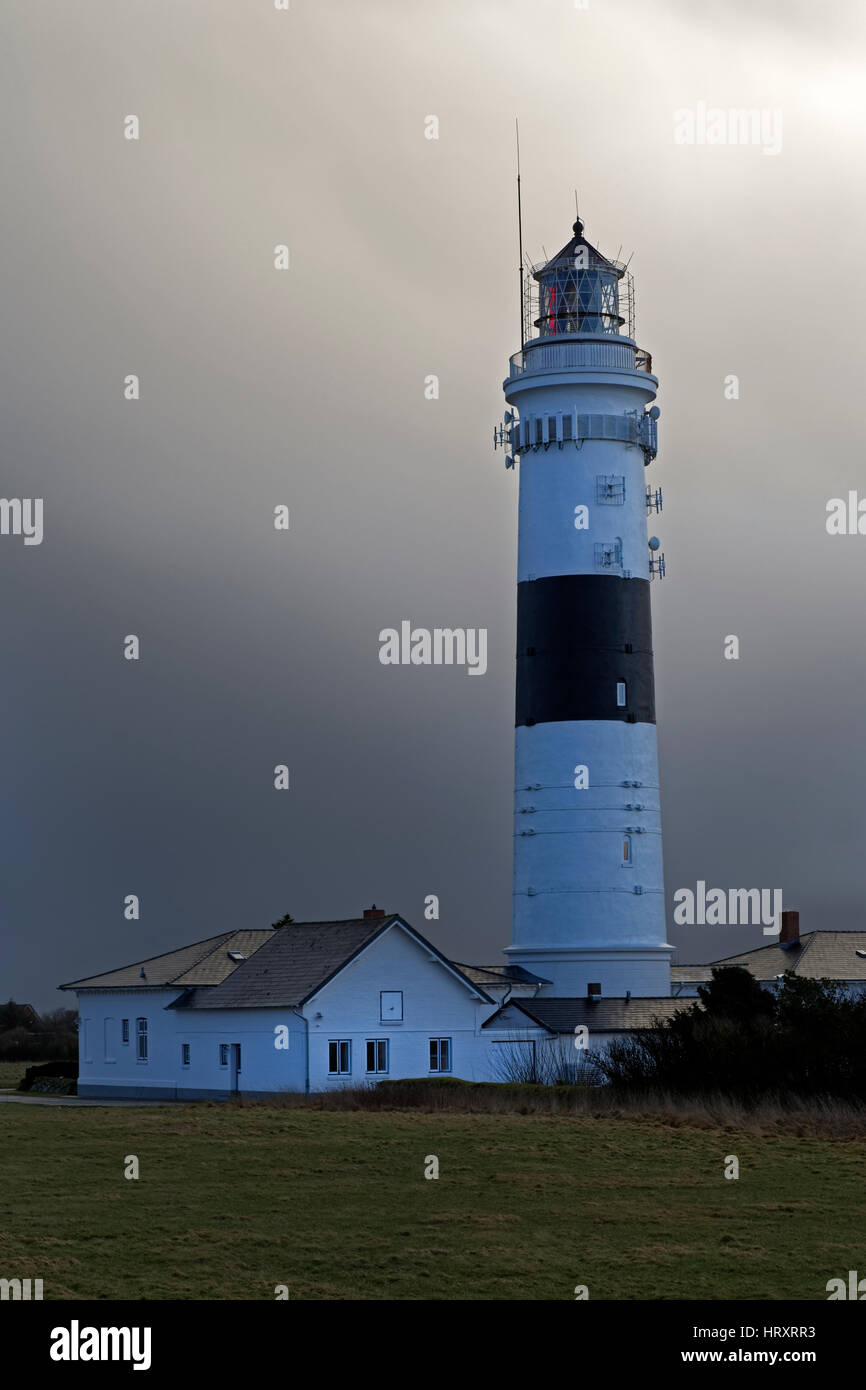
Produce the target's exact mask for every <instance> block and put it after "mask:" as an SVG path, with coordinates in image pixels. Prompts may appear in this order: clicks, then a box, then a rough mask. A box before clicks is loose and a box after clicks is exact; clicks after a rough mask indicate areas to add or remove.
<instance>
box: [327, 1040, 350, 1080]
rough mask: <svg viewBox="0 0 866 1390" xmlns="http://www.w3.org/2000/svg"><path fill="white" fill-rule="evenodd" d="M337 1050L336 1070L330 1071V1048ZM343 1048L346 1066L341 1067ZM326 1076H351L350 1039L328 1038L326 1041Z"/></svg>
mask: <svg viewBox="0 0 866 1390" xmlns="http://www.w3.org/2000/svg"><path fill="white" fill-rule="evenodd" d="M332 1047H336V1049H337V1066H336V1070H332V1069H331V1048H332ZM343 1048H345V1049H346V1066H343ZM328 1075H329V1076H351V1075H352V1039H351V1038H329V1039H328Z"/></svg>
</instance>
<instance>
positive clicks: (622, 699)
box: [616, 681, 628, 709]
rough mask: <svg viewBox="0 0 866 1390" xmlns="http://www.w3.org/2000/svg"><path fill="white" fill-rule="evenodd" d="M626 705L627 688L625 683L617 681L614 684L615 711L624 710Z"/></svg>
mask: <svg viewBox="0 0 866 1390" xmlns="http://www.w3.org/2000/svg"><path fill="white" fill-rule="evenodd" d="M627 704H628V687H627V685H626V683H625V681H617V683H616V707H617V709H625V707H626V705H627Z"/></svg>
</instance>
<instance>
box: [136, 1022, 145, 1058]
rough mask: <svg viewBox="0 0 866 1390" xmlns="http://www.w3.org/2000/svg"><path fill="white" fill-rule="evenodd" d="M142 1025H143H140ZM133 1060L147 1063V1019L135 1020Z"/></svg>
mask: <svg viewBox="0 0 866 1390" xmlns="http://www.w3.org/2000/svg"><path fill="white" fill-rule="evenodd" d="M142 1025H144V1026H142ZM135 1060H136V1062H142V1063H145V1064H146V1063H147V1019H146V1018H137V1019H136V1020H135Z"/></svg>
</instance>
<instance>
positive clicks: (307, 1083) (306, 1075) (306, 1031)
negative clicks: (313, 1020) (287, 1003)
mask: <svg viewBox="0 0 866 1390" xmlns="http://www.w3.org/2000/svg"><path fill="white" fill-rule="evenodd" d="M292 1013H293V1014H296V1015H297V1017H298V1018H300V1019H303V1021H304V1095H305V1096H308V1095H309V1094H310V1020H309V1019H308V1018H307V1016H306V1014H302V1013H301V1011H300V1009H292Z"/></svg>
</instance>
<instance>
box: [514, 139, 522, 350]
mask: <svg viewBox="0 0 866 1390" xmlns="http://www.w3.org/2000/svg"><path fill="white" fill-rule="evenodd" d="M514 133H515V136H516V139H517V238H518V242H519V244H520V266H519V272H520V351H521V352H522V351H523V342H524V337H525V323H524V314H523V207H522V205H521V202H520V125H519V123H518V120H517V117H516V116H515V118H514Z"/></svg>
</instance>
